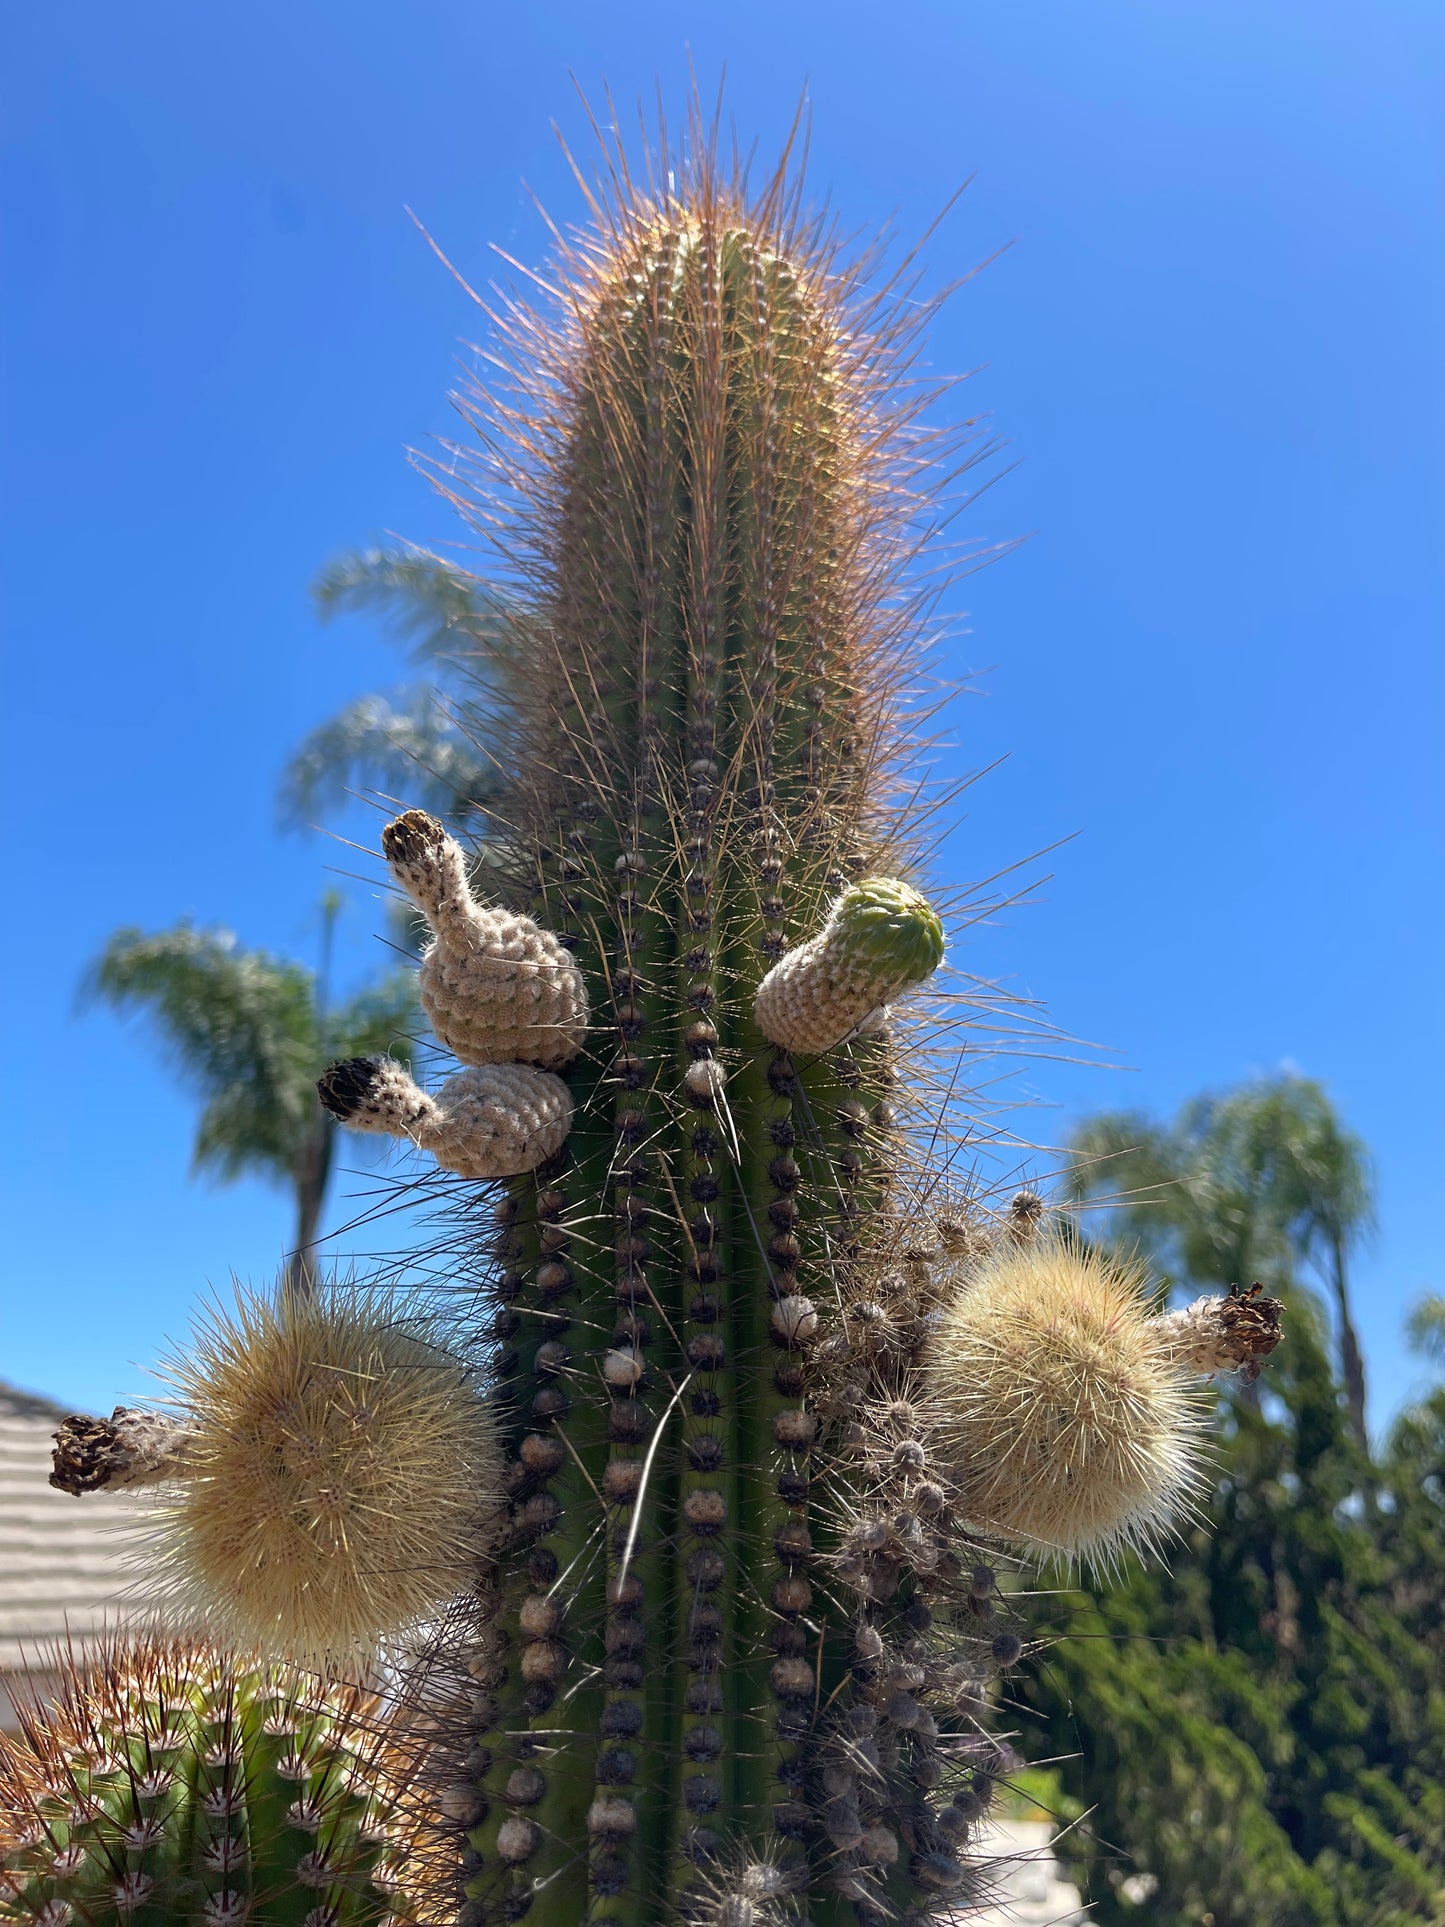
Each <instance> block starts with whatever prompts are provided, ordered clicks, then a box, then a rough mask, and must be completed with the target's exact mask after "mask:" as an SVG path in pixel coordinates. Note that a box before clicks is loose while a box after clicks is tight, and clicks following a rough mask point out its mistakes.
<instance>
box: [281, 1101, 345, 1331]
mask: <svg viewBox="0 0 1445 1927" xmlns="http://www.w3.org/2000/svg"><path fill="white" fill-rule="evenodd" d="M335 1143H336V1126H335V1125H334V1124H333V1123H332V1122H331V1119H330V1118H329V1117H325V1116H322V1117H319V1118H318V1119H317V1122H316V1128H315V1130H314V1131H313V1132H312V1134H311V1136H310V1138H309V1139H308V1140H307V1143H306V1147H305V1149H304V1151H303V1152H302V1154H301V1158H300V1161H299V1164H298V1167H297V1171H296V1247H295V1249H294V1250H293V1251H291V1252H288V1254H287V1257H286V1273H285V1280H286V1289H287V1290H288V1291H294V1292H296V1293H297V1294H298V1295H299V1296H300V1297H303V1298H305V1297H310V1295H311V1294H312V1293H313V1292H314V1291H315V1289H316V1273H317V1266H316V1250H315V1247H316V1235H317V1233H318V1231H319V1230H320V1229H321V1210H322V1206H323V1205H324V1204H325V1202H326V1184H327V1180H328V1179H329V1178H330V1176H331V1153H332V1150H333V1148H334V1147H335Z"/></svg>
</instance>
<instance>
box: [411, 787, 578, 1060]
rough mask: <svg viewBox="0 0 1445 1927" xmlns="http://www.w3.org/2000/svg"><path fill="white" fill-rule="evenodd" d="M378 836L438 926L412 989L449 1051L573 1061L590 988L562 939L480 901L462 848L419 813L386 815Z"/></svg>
mask: <svg viewBox="0 0 1445 1927" xmlns="http://www.w3.org/2000/svg"><path fill="white" fill-rule="evenodd" d="M381 844H382V849H383V851H384V852H385V855H386V859H387V862H388V863H389V864H390V865H391V870H392V874H393V875H394V876H395V878H396V880H397V882H398V883H400V885H401V886H402V888H403V889H404V890H405V891H406V893H407V895H408V896H410V897H411V899H412V901H413V902H414V903H415V904H416V905H417V906H418V908H419V909H420V910H421V911H422V912H423V914H424V915H425V916H426V919H427V921H428V922H429V923H430V924H431V926H432V929H433V931H434V932H435V936H434V939H433V941H432V943H431V945H430V947H429V948H428V949H427V951H426V954H425V955H424V957H423V958H422V964H421V977H420V981H419V986H418V988H419V990H420V994H421V1002H422V1008H423V1010H424V1011H425V1012H426V1014H427V1020H428V1022H429V1023H430V1024H431V1027H432V1029H433V1030H434V1031H435V1032H436V1034H437V1036H438V1038H439V1039H440V1040H441V1042H442V1043H443V1044H445V1045H446V1047H447V1049H448V1050H450V1051H453V1052H455V1054H456V1055H457V1056H458V1057H459V1058H460V1059H461V1061H462V1062H463V1063H464V1064H540V1065H542V1066H544V1067H546V1068H549V1069H553V1070H557V1069H560V1068H561V1067H562V1066H563V1065H565V1064H570V1063H571V1061H572V1059H573V1058H574V1057H575V1056H576V1055H577V1053H578V1051H579V1050H580V1049H581V1048H582V1040H583V1037H584V1036H585V1035H586V1031H587V989H586V985H585V984H584V983H583V980H582V972H581V971H580V970H579V969H578V967H577V964H576V962H575V960H574V959H573V957H572V954H571V952H570V951H569V950H567V948H566V947H565V945H563V944H562V943H561V942H560V941H559V940H558V939H557V938H556V937H554V936H553V935H552V933H551V931H549V930H543V929H542V928H541V927H540V925H538V924H536V923H534V922H533V921H532V919H531V918H530V917H524V916H519V915H517V914H516V913H515V912H513V911H511V910H502V909H496V908H492V907H489V906H487V905H485V904H479V903H478V902H477V901H476V899H475V898H474V897H473V896H472V892H471V886H470V885H469V883H468V881H467V872H466V863H465V860H464V858H463V856H462V852H461V848H460V846H459V845H458V844H457V843H455V842H454V841H453V840H452V838H451V837H449V836H448V835H447V833H446V831H445V830H444V829H443V828H442V826H441V824H440V823H438V822H437V820H436V818H435V817H431V816H428V815H427V814H426V813H425V811H423V810H407V811H406V813H405V814H404V815H402V816H399V817H398V818H397V819H396V821H395V822H394V823H389V824H388V825H387V827H386V829H385V830H384V831H383V832H382V838H381Z"/></svg>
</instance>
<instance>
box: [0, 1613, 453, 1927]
mask: <svg viewBox="0 0 1445 1927" xmlns="http://www.w3.org/2000/svg"><path fill="white" fill-rule="evenodd" d="M59 1671H60V1679H61V1692H60V1697H59V1700H58V1703H56V1704H54V1705H51V1706H47V1707H44V1708H42V1707H40V1706H39V1705H36V1706H34V1707H31V1708H28V1709H25V1710H23V1711H22V1721H23V1725H22V1731H21V1734H20V1736H19V1737H18V1738H17V1739H15V1740H9V1739H4V1738H0V1799H3V1816H0V1918H5V1919H9V1920H13V1921H31V1922H35V1923H37V1924H38V1927H67V1923H69V1922H71V1921H80V1922H85V1923H92V1924H93V1927H104V1924H105V1923H117V1927H119V1924H120V1923H127V1922H129V1923H134V1927H141V1923H145V1922H162V1921H164V1922H166V1923H178V1922H182V1921H186V1922H194V1923H196V1927H240V1924H241V1923H242V1922H248V1923H250V1924H251V1927H283V1924H284V1927H366V1923H379V1922H381V1921H383V1920H387V1919H389V1918H392V1917H393V1915H394V1913H399V1912H403V1911H405V1903H404V1902H402V1901H401V1900H400V1899H399V1897H398V1890H397V1886H396V1867H397V1855H398V1850H399V1849H400V1847H401V1845H402V1842H403V1838H404V1836H405V1835H406V1834H407V1833H408V1830H409V1829H408V1826H407V1824H406V1823H405V1820H404V1810H405V1797H406V1794H407V1788H408V1782H409V1779H410V1771H409V1769H402V1768H401V1766H400V1760H401V1757H402V1756H401V1755H400V1754H399V1753H389V1752H388V1749H387V1747H386V1745H385V1743H384V1741H383V1740H382V1738H381V1736H380V1730H379V1708H378V1705H377V1702H376V1701H375V1700H373V1699H372V1698H370V1696H368V1695H367V1694H365V1693H362V1692H360V1691H358V1690H357V1689H355V1688H353V1687H344V1688H335V1689H331V1690H329V1691H318V1690H316V1689H315V1688H314V1687H308V1686H307V1685H306V1683H305V1682H304V1681H302V1680H300V1679H298V1678H297V1677H296V1676H295V1675H294V1674H290V1673H288V1672H286V1671H284V1670H282V1669H279V1668H276V1667H271V1666H260V1667H254V1666H247V1665H245V1664H243V1663H238V1662H234V1661H231V1660H228V1659H225V1658H223V1657H221V1656H220V1655H219V1654H218V1653H216V1652H214V1651H211V1650H209V1649H207V1648H204V1647H197V1646H187V1645H183V1644H174V1643H171V1644H167V1643H160V1644H147V1643H141V1644H128V1645H127V1644H119V1645H114V1644H113V1645H111V1646H108V1647H106V1648H105V1649H103V1650H102V1652H101V1653H100V1654H99V1655H98V1656H97V1657H96V1658H94V1659H93V1660H92V1661H91V1662H90V1663H88V1664H85V1665H77V1664H76V1663H75V1662H74V1661H72V1660H71V1658H70V1657H69V1656H68V1655H65V1654H62V1655H60V1656H59ZM416 1871H418V1872H419V1871H420V1869H419V1868H417V1869H416Z"/></svg>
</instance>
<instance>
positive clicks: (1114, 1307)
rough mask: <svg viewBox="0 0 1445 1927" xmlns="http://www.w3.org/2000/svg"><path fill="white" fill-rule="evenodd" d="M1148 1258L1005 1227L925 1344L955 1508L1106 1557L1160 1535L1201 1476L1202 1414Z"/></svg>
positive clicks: (1003, 1529) (1000, 1528) (1035, 1538)
mask: <svg viewBox="0 0 1445 1927" xmlns="http://www.w3.org/2000/svg"><path fill="white" fill-rule="evenodd" d="M1148 1287H1149V1280H1148V1275H1147V1272H1146V1270H1145V1269H1144V1268H1143V1267H1142V1266H1140V1265H1138V1264H1136V1263H1129V1262H1125V1261H1122V1260H1120V1259H1119V1258H1117V1257H1114V1256H1111V1255H1108V1254H1106V1253H1103V1252H1100V1251H1097V1250H1090V1249H1080V1248H1078V1247H1076V1246H1075V1245H1074V1244H1072V1243H1068V1242H1065V1241H1064V1240H1063V1239H1061V1238H1057V1237H1054V1236H1051V1235H1049V1234H1047V1233H1041V1234H1040V1235H1039V1236H1037V1237H1036V1238H1034V1239H1032V1240H1030V1241H1026V1242H1019V1241H1017V1240H1014V1239H1011V1238H1007V1237H1005V1238H1003V1239H1001V1240H1000V1241H999V1243H998V1245H997V1246H996V1247H995V1249H994V1252H993V1254H992V1255H991V1256H990V1257H989V1258H987V1259H985V1260H984V1261H983V1262H982V1264H981V1265H979V1266H978V1267H977V1268H976V1269H975V1270H972V1271H971V1272H969V1273H966V1274H965V1276H964V1278H963V1281H962V1285H961V1288H960V1289H959V1290H958V1292H957V1294H956V1295H955V1296H954V1297H953V1298H952V1299H951V1300H950V1301H948V1302H947V1303H945V1305H944V1307H943V1310H942V1313H941V1317H940V1320H939V1325H938V1330H937V1333H936V1336H935V1337H934V1339H933V1341H932V1344H931V1347H930V1381H931V1389H932V1392H933V1395H934V1397H935V1399H936V1400H937V1403H938V1406H939V1407H940V1408H941V1414H942V1416H941V1422H940V1425H939V1436H938V1450H939V1456H940V1458H941V1459H942V1460H943V1461H944V1463H945V1464H946V1465H947V1467H948V1470H949V1472H950V1473H951V1475H952V1477H953V1480H954V1483H955V1488H956V1494H957V1498H956V1504H957V1510H958V1511H959V1512H960V1514H961V1515H962V1516H963V1517H964V1518H966V1519H968V1520H969V1521H970V1522H971V1523H972V1524H973V1525H974V1526H975V1527H977V1528H979V1529H981V1530H983V1531H985V1532H987V1533H990V1534H994V1535H997V1536H998V1537H1000V1538H1003V1539H1006V1540H1009V1541H1011V1542H1012V1543H1014V1544H1015V1545H1018V1546H1020V1547H1023V1548H1026V1549H1027V1550H1029V1551H1031V1552H1033V1553H1036V1554H1038V1553H1042V1554H1043V1555H1045V1556H1047V1557H1049V1558H1052V1559H1055V1560H1057V1561H1061V1562H1064V1563H1070V1562H1074V1561H1078V1560H1080V1559H1089V1560H1092V1561H1094V1562H1096V1563H1100V1564H1103V1565H1106V1566H1107V1565H1108V1564H1109V1563H1110V1562H1112V1561H1113V1560H1115V1559H1116V1558H1117V1557H1118V1556H1119V1554H1120V1553H1122V1552H1123V1551H1125V1550H1126V1549H1127V1548H1129V1547H1138V1548H1148V1547H1152V1546H1155V1545H1157V1544H1158V1543H1159V1542H1160V1541H1161V1540H1162V1539H1163V1538H1165V1537H1166V1536H1167V1535H1168V1533H1169V1532H1170V1530H1171V1529H1172V1527H1173V1525H1174V1523H1175V1521H1176V1520H1177V1518H1178V1516H1179V1515H1180V1513H1181V1511H1184V1510H1186V1509H1187V1507H1188V1504H1189V1501H1190V1497H1191V1494H1193V1493H1194V1492H1195V1491H1197V1490H1198V1488H1199V1487H1200V1485H1201V1484H1202V1477H1201V1469H1200V1452H1201V1445H1202V1435H1203V1429H1204V1411H1203V1408H1202V1405H1201V1402H1200V1399H1199V1396H1198V1380H1197V1378H1196V1376H1195V1375H1194V1373H1193V1372H1192V1371H1191V1370H1190V1369H1189V1366H1188V1364H1187V1363H1186V1362H1185V1356H1184V1354H1183V1352H1182V1351H1181V1348H1180V1345H1179V1344H1178V1342H1177V1340H1176V1339H1175V1336H1174V1334H1173V1332H1172V1330H1171V1329H1170V1327H1169V1326H1168V1325H1167V1324H1166V1322H1165V1321H1164V1320H1162V1319H1159V1318H1157V1317H1155V1316H1153V1315H1152V1314H1151V1309H1150V1296H1149V1288H1148Z"/></svg>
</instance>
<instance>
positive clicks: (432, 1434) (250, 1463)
mask: <svg viewBox="0 0 1445 1927" xmlns="http://www.w3.org/2000/svg"><path fill="white" fill-rule="evenodd" d="M171 1376H172V1380H173V1383H174V1386H175V1390H176V1392H177V1394H178V1397H179V1399H180V1401H181V1402H182V1404H183V1408H184V1415H185V1416H184V1420H183V1421H182V1424H183V1434H184V1436H183V1441H178V1442H177V1445H176V1448H175V1451H174V1454H173V1457H172V1458H171V1460H170V1461H169V1462H168V1463H167V1462H164V1461H163V1462H161V1463H160V1464H159V1465H158V1466H157V1468H156V1476H157V1477H159V1478H163V1479H166V1480H168V1483H167V1484H165V1485H163V1486H160V1487H158V1500H159V1503H158V1508H157V1512H156V1517H155V1524H154V1530H153V1544H152V1546H151V1548H150V1554H151V1557H152V1559H153V1560H154V1565H155V1568H156V1569H158V1572H159V1577H160V1579H161V1584H162V1591H163V1592H166V1591H168V1594H169V1598H170V1601H171V1605H172V1608H173V1610H174V1611H176V1612H177V1613H178V1614H182V1615H186V1616H189V1615H195V1616H197V1617H199V1618H200V1619H201V1620H202V1621H203V1622H204V1623H205V1625H206V1626H207V1628H208V1630H210V1631H212V1632H213V1633H214V1634H215V1635H217V1636H218V1637H220V1638H223V1639H225V1640H227V1641H230V1642H234V1643H236V1644H238V1645H241V1646H243V1647H248V1648H249V1647H252V1646H254V1647H256V1648H258V1649H259V1650H261V1651H263V1652H265V1653H266V1654H267V1655H268V1656H271V1657H278V1658H279V1657H283V1656H284V1657H286V1658H289V1659H292V1660H295V1661H298V1662H301V1663H304V1664H306V1665H310V1666H314V1667H317V1668H319V1669H321V1670H323V1671H332V1672H336V1671H348V1670H350V1671H353V1672H354V1670H355V1669H356V1668H358V1667H364V1666H365V1665H366V1664H367V1663H368V1662H369V1661H370V1659H371V1658H372V1656H373V1655H374V1654H375V1652H376V1649H377V1646H378V1643H379V1642H380V1641H382V1640H384V1639H386V1638H388V1637H390V1636H393V1635H395V1634H398V1633H400V1632H402V1631H403V1630H404V1629H405V1628H407V1627H408V1626H410V1625H411V1624H412V1623H413V1622H414V1621H416V1620H418V1619H420V1618H423V1617H424V1616H426V1615H428V1614H432V1613H434V1612H436V1611H437V1610H438V1609H440V1608H441V1607H442V1606H444V1605H445V1604H446V1603H447V1602H448V1601H449V1600H450V1599H452V1598H453V1597H454V1596H455V1595H456V1594H457V1593H458V1592H459V1591H460V1590H461V1589H462V1588H463V1587H464V1586H465V1585H466V1584H467V1582H468V1580H469V1578H470V1577H471V1574H472V1571H473V1568H474V1564H475V1561H476V1559H477V1557H478V1553H479V1550H480V1548H481V1546H482V1545H483V1544H484V1543H485V1537H486V1533H487V1531H488V1529H489V1526H490V1522H491V1520H492V1519H493V1517H494V1515H495V1512H496V1507H497V1504H498V1490H499V1483H500V1464H499V1457H498V1451H497V1446H496V1442H495V1431H494V1421H493V1418H492V1414H491V1410H490V1407H489V1405H488V1404H487V1402H486V1400H485V1398H484V1397H483V1395H482V1392H481V1389H480V1387H479V1384H478V1382H477V1380H476V1378H475V1375H474V1374H473V1373H472V1372H471V1371H470V1370H469V1369H468V1368H467V1367H465V1366H464V1365H462V1364H461V1363H460V1362H459V1361H458V1359H457V1358H456V1356H455V1355H454V1354H453V1353H452V1352H450V1351H448V1350H447V1349H446V1348H445V1347H443V1345H442V1344H441V1343H440V1342H439V1340H438V1337H437V1334H436V1332H435V1330H434V1328H432V1327H431V1326H430V1325H429V1324H428V1322H427V1321H426V1320H425V1319H424V1318H421V1317H419V1316H417V1315H416V1314H415V1313H404V1312H403V1311H402V1310H401V1309H399V1307H398V1306H397V1305H396V1303H395V1302H394V1301H392V1300H391V1299H389V1298H388V1297H386V1296H385V1295H383V1294H378V1293H372V1294H366V1293H355V1294H352V1293H345V1292H341V1291H339V1290H335V1291H330V1292H323V1293H320V1294H318V1295H316V1296H314V1297H308V1298H305V1299H302V1298H300V1297H299V1296H298V1295H297V1294H295V1293H291V1292H281V1293H279V1294H278V1295H277V1296H276V1297H275V1298H262V1297H257V1296H250V1295H244V1294H243V1295H241V1296H240V1297H239V1298H238V1300H237V1304H236V1309H235V1311H234V1313H233V1314H230V1315H227V1314H226V1313H224V1312H223V1311H222V1310H221V1309H220V1308H219V1307H218V1308H216V1309H215V1310H214V1311H213V1312H212V1313H211V1315H210V1317H209V1319H208V1320H207V1322H205V1323H204V1324H202V1325H201V1326H200V1327H199V1328H198V1330H197V1331H196V1332H195V1334H194V1336H193V1341H192V1344H191V1346H190V1348H189V1350H188V1351H187V1353H186V1355H185V1356H184V1357H183V1358H182V1359H180V1360H178V1361H177V1362H176V1363H175V1365H174V1366H173V1367H172V1371H171ZM72 1423H73V1422H72ZM63 1444H64V1441H63V1439H62V1447H63Z"/></svg>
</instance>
